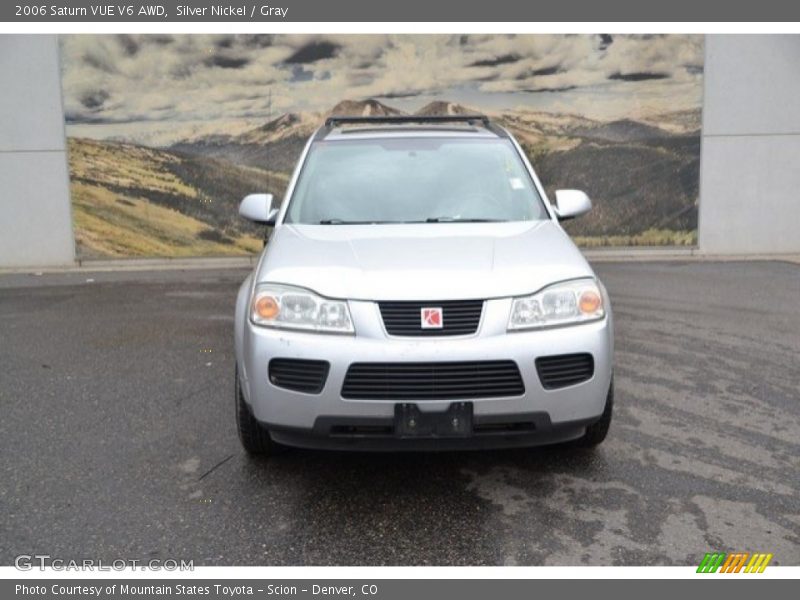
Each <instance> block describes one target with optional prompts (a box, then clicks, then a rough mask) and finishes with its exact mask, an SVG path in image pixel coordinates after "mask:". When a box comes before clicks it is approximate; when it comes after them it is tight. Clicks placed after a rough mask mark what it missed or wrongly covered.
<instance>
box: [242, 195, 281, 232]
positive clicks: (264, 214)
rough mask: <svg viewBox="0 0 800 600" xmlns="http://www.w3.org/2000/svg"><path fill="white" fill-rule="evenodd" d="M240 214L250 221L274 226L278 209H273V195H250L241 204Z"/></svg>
mask: <svg viewBox="0 0 800 600" xmlns="http://www.w3.org/2000/svg"><path fill="white" fill-rule="evenodd" d="M239 214H240V215H241V216H242V217H244V218H245V219H247V220H248V221H253V222H254V223H259V224H261V225H270V226H274V225H275V219H276V218H277V217H278V209H277V208H273V207H272V194H249V195H247V196H245V197H244V200H242V202H241V203H240V204H239Z"/></svg>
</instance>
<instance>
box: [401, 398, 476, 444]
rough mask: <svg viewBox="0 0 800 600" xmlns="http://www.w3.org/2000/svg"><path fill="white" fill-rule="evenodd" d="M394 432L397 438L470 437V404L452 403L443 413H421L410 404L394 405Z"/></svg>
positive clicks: (414, 405) (416, 407)
mask: <svg viewBox="0 0 800 600" xmlns="http://www.w3.org/2000/svg"><path fill="white" fill-rule="evenodd" d="M394 431H395V434H396V435H397V436H399V437H415V438H416V437H467V436H470V435H472V402H453V403H452V404H450V406H448V408H447V410H445V411H436V412H428V411H424V412H423V411H421V410H420V409H419V406H417V405H416V404H412V403H401V404H395V407H394Z"/></svg>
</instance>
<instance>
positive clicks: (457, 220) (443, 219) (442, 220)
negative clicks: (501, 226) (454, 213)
mask: <svg viewBox="0 0 800 600" xmlns="http://www.w3.org/2000/svg"><path fill="white" fill-rule="evenodd" d="M504 221H505V220H504V219H477V218H476V219H462V218H460V217H429V218H427V219H425V222H426V223H502V222H504Z"/></svg>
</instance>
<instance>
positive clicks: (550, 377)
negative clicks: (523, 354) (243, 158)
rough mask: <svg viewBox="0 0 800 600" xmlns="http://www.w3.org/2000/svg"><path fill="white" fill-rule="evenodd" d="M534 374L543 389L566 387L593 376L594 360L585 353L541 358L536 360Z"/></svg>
mask: <svg viewBox="0 0 800 600" xmlns="http://www.w3.org/2000/svg"><path fill="white" fill-rule="evenodd" d="M536 372H537V373H538V374H539V379H540V380H541V382H542V386H543V387H544V388H545V389H548V390H553V389H558V388H562V387H567V386H570V385H575V384H576V383H581V382H584V381H588V380H589V379H591V378H592V377H593V376H594V358H593V357H592V355H591V354H586V353H582V354H562V355H558V356H541V357H539V358H537V359H536Z"/></svg>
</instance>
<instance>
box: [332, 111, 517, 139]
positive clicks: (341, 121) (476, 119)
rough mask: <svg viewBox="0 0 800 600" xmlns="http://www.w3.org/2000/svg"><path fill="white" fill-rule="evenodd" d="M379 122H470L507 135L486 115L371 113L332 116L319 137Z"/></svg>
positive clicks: (396, 123)
mask: <svg viewBox="0 0 800 600" xmlns="http://www.w3.org/2000/svg"><path fill="white" fill-rule="evenodd" d="M379 123H386V124H388V125H402V124H405V123H419V124H425V123H469V124H473V125H474V124H480V125H482V126H483V127H485V128H486V129H488V130H489V131H491V132H492V133H494V134H495V135H498V136H501V137H507V135H508V134H507V133H506V132H505V131H504V130H503V129H502V128H500V127H497V126H496V125H495V124H494V123H492V122H491V121H490V120H489V117H487V116H486V115H480V114H474V115H428V116H422V115H386V116H382V115H369V116H361V117H349V116H336V115H333V116H330V117H328V118H327V119H325V126H324V127H323V128H322V129H321V130H320V131H319V134H318V137H324V136H325V135H327V134H328V133H330V130H331V129H332V128H334V127H336V126H337V125H348V124H370V125H376V124H379Z"/></svg>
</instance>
